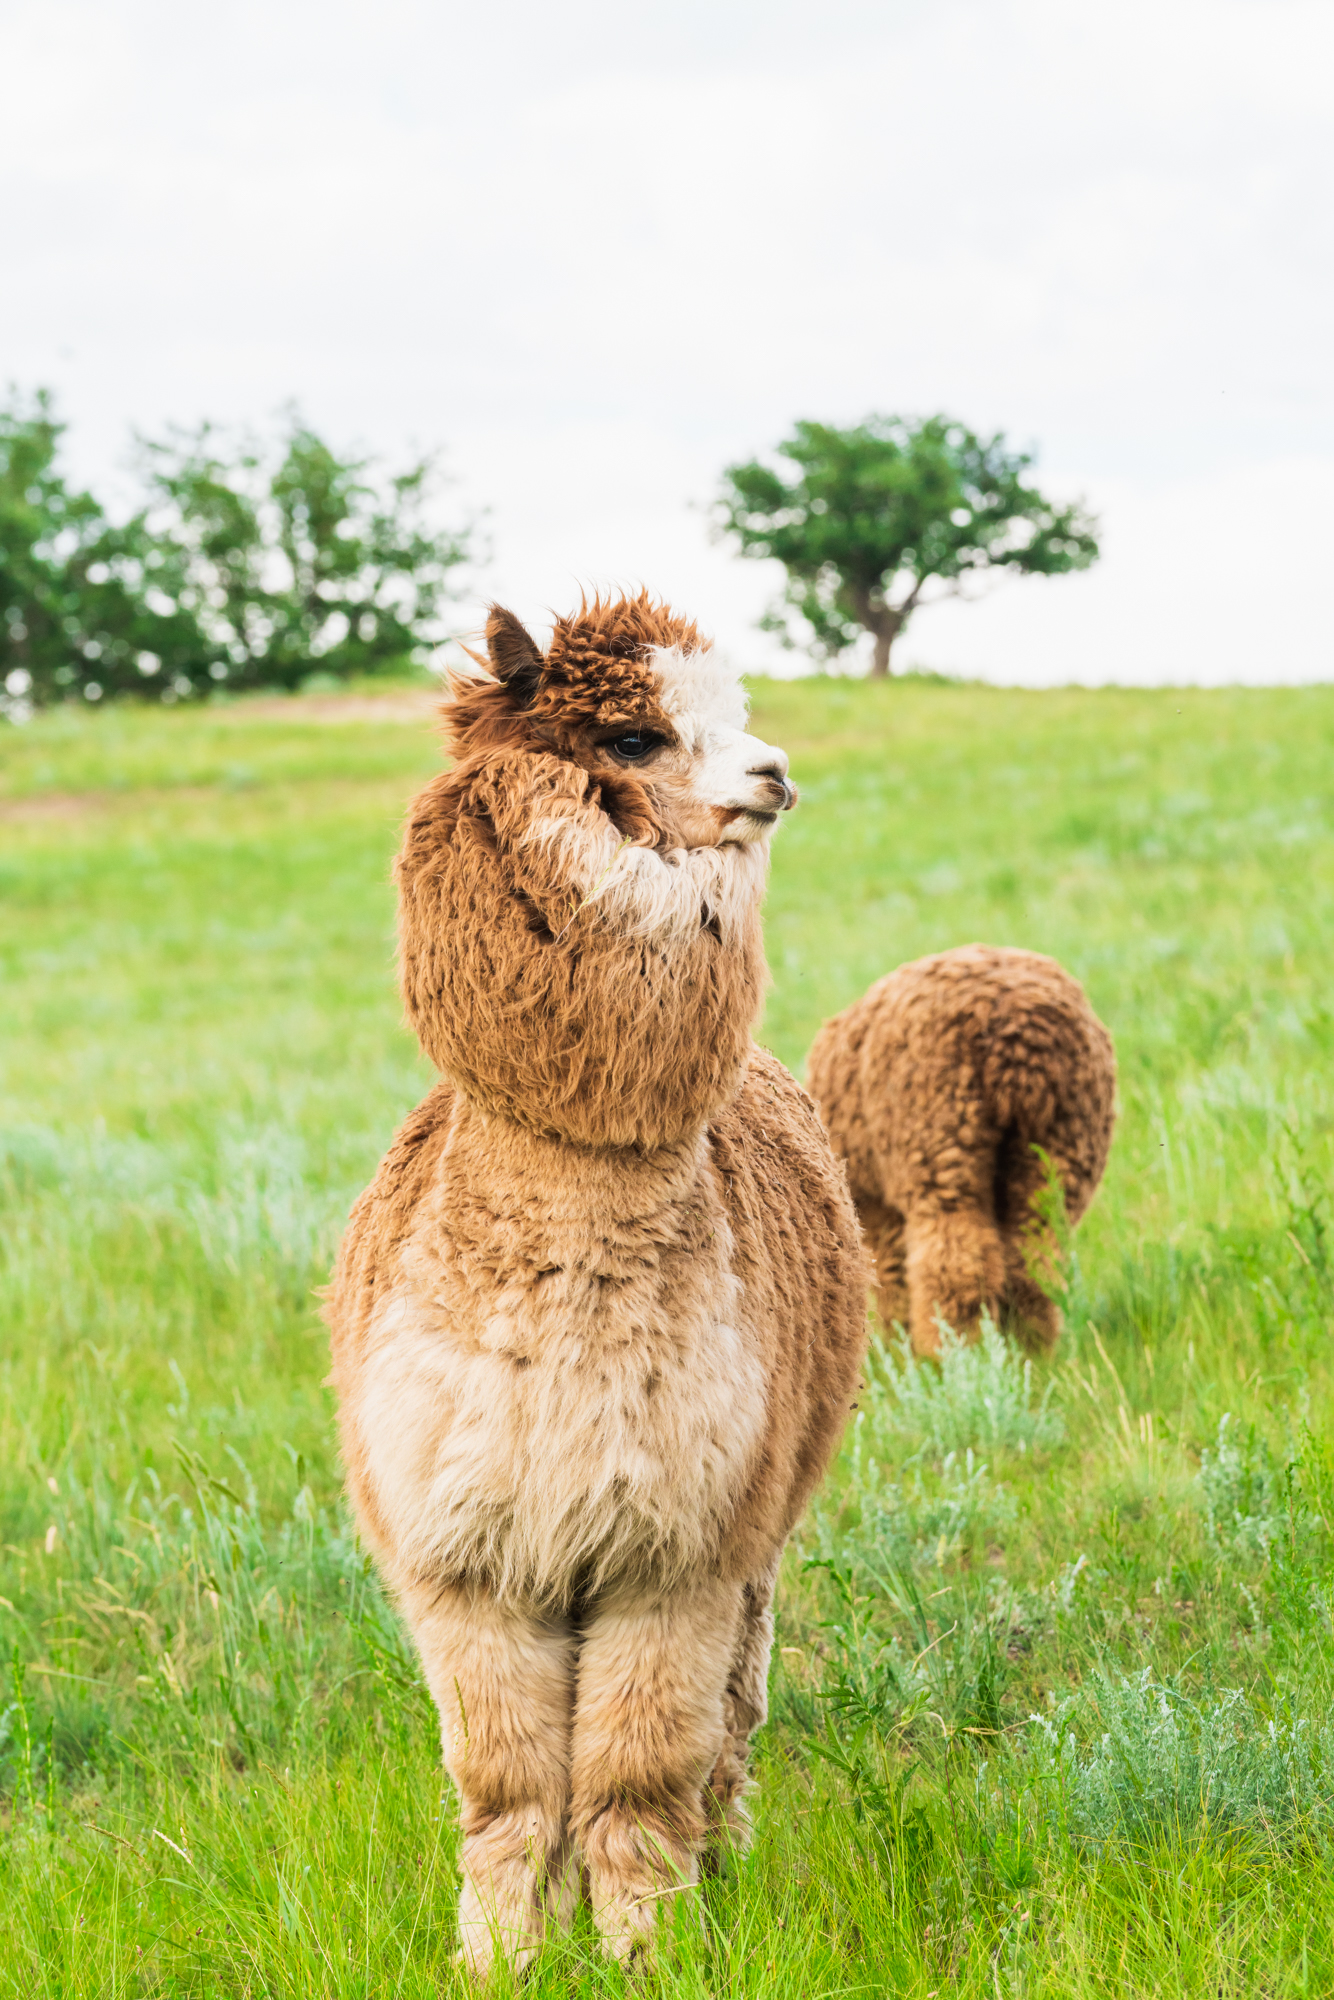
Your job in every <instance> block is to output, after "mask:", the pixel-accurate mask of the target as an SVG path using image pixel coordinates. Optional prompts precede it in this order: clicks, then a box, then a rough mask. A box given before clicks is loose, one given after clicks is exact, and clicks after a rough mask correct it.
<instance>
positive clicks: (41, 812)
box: [0, 792, 105, 823]
mask: <svg viewBox="0 0 1334 2000" xmlns="http://www.w3.org/2000/svg"><path fill="white" fill-rule="evenodd" d="M104 803H105V801H104V800H103V799H102V797H101V796H100V795H99V794H98V793H96V792H37V793H34V794H33V796H32V797H30V798H26V799H0V820H9V821H11V822H12V821H18V822H20V823H22V822H23V821H31V820H38V821H40V820H53V819H82V818H83V816H84V814H85V813H90V812H97V811H99V810H100V808H101V807H102V805H103V804H104Z"/></svg>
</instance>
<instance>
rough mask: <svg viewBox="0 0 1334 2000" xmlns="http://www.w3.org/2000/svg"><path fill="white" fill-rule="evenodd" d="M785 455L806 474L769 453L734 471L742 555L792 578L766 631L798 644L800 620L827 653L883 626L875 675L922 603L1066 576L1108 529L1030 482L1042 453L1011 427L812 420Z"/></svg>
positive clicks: (727, 507)
mask: <svg viewBox="0 0 1334 2000" xmlns="http://www.w3.org/2000/svg"><path fill="white" fill-rule="evenodd" d="M778 456H779V457H780V459H783V460H786V461H787V462H788V465H789V466H790V467H792V468H793V470H792V471H787V470H786V469H784V470H776V469H775V468H774V467H773V466H771V465H767V464H764V463H762V462H761V461H760V460H758V459H752V460H751V461H750V462H749V463H748V464H745V465H732V466H729V467H728V468H727V470H726V472H725V474H724V486H723V491H722V493H721V495H720V498H719V501H718V508H717V517H716V518H717V522H718V527H719V530H720V532H721V533H722V534H724V535H732V536H735V538H736V541H737V543H738V545H739V548H740V553H741V554H742V555H744V556H754V557H757V558H773V559H774V560H776V561H778V562H781V563H782V564H783V566H784V567H785V569H786V570H787V577H788V580H787V588H786V590H785V592H784V596H783V599H782V602H781V603H780V604H779V605H777V606H775V607H774V608H773V609H772V610H771V611H770V612H769V613H768V615H767V616H766V617H765V619H764V620H763V621H762V622H763V625H764V628H765V629H766V630H768V631H776V632H779V633H780V634H781V635H782V637H783V640H784V643H785V644H787V645H794V644H797V643H798V639H797V637H796V636H795V635H794V631H793V618H794V614H795V617H796V619H797V620H798V621H800V622H799V624H798V631H800V630H801V628H802V626H804V628H805V629H804V636H805V638H806V643H808V644H809V645H810V646H811V648H812V650H813V651H814V652H815V653H816V654H817V655H820V656H823V657H825V658H834V657H836V656H837V655H838V654H839V653H841V652H843V650H844V649H845V648H846V647H848V646H850V645H852V644H853V643H854V641H855V640H857V639H858V638H859V637H860V635H861V633H862V632H863V631H865V632H869V633H871V635H872V637H873V640H874V649H873V652H872V659H871V672H872V674H876V675H882V674H887V673H888V672H889V660H890V650H891V648H892V646H893V644H894V641H895V639H896V638H897V637H898V636H899V634H900V632H902V630H903V628H904V626H905V625H906V624H907V622H908V620H909V619H910V618H911V616H912V614H913V612H914V611H915V610H916V609H917V608H918V606H919V604H921V603H923V602H935V601H937V600H938V599H939V598H941V597H948V596H958V595H962V594H964V593H965V590H966V586H967V584H968V582H969V580H970V579H972V578H975V577H981V576H984V575H985V574H986V573H987V572H990V571H998V570H1005V569H1009V570H1019V571H1021V572H1025V573H1027V574H1029V575H1043V576H1054V575H1056V574H1058V573H1059V572H1061V571H1064V570H1072V569H1086V568H1087V567H1088V565H1089V564H1090V563H1092V562H1094V561H1096V560H1097V556H1098V543H1097V536H1096V530H1097V522H1096V521H1094V520H1093V519H1092V518H1091V517H1090V516H1088V515H1087V514H1085V513H1084V512H1083V510H1082V509H1081V508H1079V507H1077V506H1070V507H1058V506H1056V505H1055V504H1054V503H1053V502H1052V501H1050V500H1046V499H1044V498H1043V496H1042V494H1041V493H1039V492H1038V491H1037V489H1036V488H1035V487H1033V486H1030V485H1028V484H1027V483H1026V481H1025V478H1024V474H1025V473H1026V472H1027V470H1028V468H1029V466H1030V465H1031V464H1032V462H1033V461H1032V457H1031V455H1030V454H1029V453H1027V452H1011V451H1008V450H1007V449H1006V446H1005V439H1004V436H1003V435H1001V434H999V433H998V434H997V435H996V436H995V437H993V438H989V439H983V438H979V437H977V436H975V435H974V433H973V432H972V431H970V430H968V429H966V428H965V426H964V425H963V424H959V423H955V422H954V421H953V420H952V419H950V418H948V417H943V416H936V417H927V418H925V419H921V420H912V419H909V418H906V417H874V416H873V417H868V418H867V419H866V421H865V422H864V423H861V424H858V425H856V426H855V428H853V429H851V430H836V429H835V428H834V427H833V426H832V425H829V424H814V423H804V422H803V423H798V424H797V425H796V426H795V428H794V430H793V433H792V435H791V437H789V438H787V439H785V441H784V442H783V443H782V444H781V445H780V446H779V447H778ZM928 586H937V588H935V589H933V591H932V595H931V596H930V597H929V598H925V599H924V597H923V592H924V591H926V590H927V588H928Z"/></svg>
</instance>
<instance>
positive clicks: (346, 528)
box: [141, 417, 471, 687]
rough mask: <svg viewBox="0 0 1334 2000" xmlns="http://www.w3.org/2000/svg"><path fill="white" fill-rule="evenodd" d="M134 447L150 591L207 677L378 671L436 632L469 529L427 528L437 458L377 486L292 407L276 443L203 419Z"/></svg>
mask: <svg viewBox="0 0 1334 2000" xmlns="http://www.w3.org/2000/svg"><path fill="white" fill-rule="evenodd" d="M141 452H142V462H143V464H144V467H145V469H146V472H147V475H148V479H149V483H150V488H151V492H152V496H153V501H154V507H153V511H152V514H151V516H150V519H151V520H152V522H153V523H154V526H155V529H156V533H157V536H158V545H159V547H160V549H161V551H162V553H163V563H164V568H163V574H162V575H161V576H160V578H159V580H158V582H159V588H161V589H162V590H163V591H164V592H166V594H167V595H168V596H171V597H173V598H174V601H175V602H177V603H178V604H182V605H186V606H188V607H189V608H190V610H191V611H192V613H193V615H194V616H195V617H196V618H197V620H198V622H199V625H200V627H201V630H202V631H203V633H204V634H205V637H206V640H207V642H208V649H209V662H208V667H207V671H208V673H209V674H210V676H211V677H212V679H214V680H215V681H217V680H226V681H227V682H229V683H230V684H231V685H233V686H243V687H244V686H260V685H262V686H266V687H292V686H295V685H296V684H297V682H299V681H300V680H301V679H303V678H304V676H305V675H307V674H308V673H309V672H310V671H311V669H312V667H318V668H319V669H321V670H322V671H324V672H326V673H329V674H333V675H335V676H337V677H339V678H340V679H341V678H344V677H345V676H347V675H349V674H354V673H375V672H377V671H380V670H383V669H384V668H385V667H387V666H393V665H396V664H398V663H401V662H402V661H403V660H405V659H407V658H421V657H422V656H423V655H424V653H425V651H426V650H427V649H429V648H430V647H431V646H433V645H436V644H438V643H439V641H440V640H441V639H442V638H443V637H444V636H445V633H444V627H443V625H442V623H441V616H440V614H441V610H442V607H443V605H444V603H445V601H446V599H447V598H448V596H449V595H450V594H451V592H450V581H451V579H450V572H451V570H453V569H454V568H455V567H457V566H458V565H459V564H460V563H463V562H465V561H467V560H468V558H469V556H470V554H471V547H470V534H471V530H470V529H469V528H468V527H464V528H463V529H461V530H459V531H456V532H442V531H441V530H439V529H435V528H432V527H431V526H430V525H429V523H428V521H427V519H426V503H427V501H428V499H429V496H430V493H431V489H432V486H433V483H434V480H435V472H436V468H435V462H434V460H433V459H431V458H429V457H428V458H423V459H421V460H419V461H418V462H417V463H416V464H414V465H411V466H409V467H408V468H407V469H406V471H403V472H400V473H396V474H394V475H393V476H392V477H390V478H389V479H388V480H385V481H382V482H379V483H377V482H375V481H374V480H373V479H372V478H370V477H369V476H368V474H369V461H368V460H365V459H342V458H339V457H338V456H337V455H336V454H335V453H334V452H333V451H332V450H331V449H330V448H329V446H328V445H327V444H325V443H324V442H323V440H322V439H321V438H319V437H318V436H317V435H316V434H315V432H314V431H312V430H311V429H310V428H309V427H308V426H307V425H305V424H303V423H301V422H300V420H299V419H297V418H296V417H293V418H291V420H290V422H289V427H288V430H287V434H286V436H285V437H284V438H282V439H281V440H280V441H279V445H278V448H277V450H276V451H269V452H266V451H265V450H264V448H263V447H262V446H259V445H256V444H255V443H253V442H240V443H236V442H233V443H232V444H231V445H230V446H228V444H227V441H226V440H225V439H220V437H219V435H218V433H217V432H215V431H214V430H213V429H212V428H211V427H210V426H207V425H205V426H204V427H203V428H201V429H200V430H198V431H197V432H194V433H188V432H177V433H175V434H174V435H173V436H172V437H171V438H169V439H168V440H166V441H164V442H160V443H146V444H144V445H143V446H142V447H141Z"/></svg>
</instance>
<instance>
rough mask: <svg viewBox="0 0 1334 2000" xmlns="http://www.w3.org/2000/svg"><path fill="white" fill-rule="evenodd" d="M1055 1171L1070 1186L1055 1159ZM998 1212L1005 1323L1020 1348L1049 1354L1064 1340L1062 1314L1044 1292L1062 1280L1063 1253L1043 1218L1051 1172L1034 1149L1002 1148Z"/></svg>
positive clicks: (1060, 1179) (1053, 1164)
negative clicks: (1051, 1284)
mask: <svg viewBox="0 0 1334 2000" xmlns="http://www.w3.org/2000/svg"><path fill="white" fill-rule="evenodd" d="M1052 1167H1053V1169H1054V1171H1055V1173H1056V1176H1057V1179H1058V1180H1059V1181H1060V1182H1061V1184H1062V1186H1065V1185H1066V1184H1067V1182H1066V1177H1065V1175H1064V1174H1063V1173H1062V1171H1061V1165H1060V1162H1059V1161H1058V1160H1056V1159H1055V1158H1053V1159H1052ZM997 1182H998V1186H997V1190H996V1210H997V1214H998V1215H999V1217H1000V1220H1001V1233H1002V1236H1003V1237H1004V1242H1005V1297H1004V1302H1003V1311H1002V1320H1003V1323H1004V1325H1005V1328H1006V1331H1007V1332H1009V1333H1012V1334H1013V1335H1014V1337H1015V1339H1016V1340H1017V1341H1018V1342H1019V1344H1020V1346H1021V1347H1027V1348H1030V1349H1031V1350H1032V1351H1033V1352H1035V1353H1038V1354H1046V1353H1050V1351H1051V1349H1052V1348H1053V1347H1055V1345H1056V1343H1057V1341H1058V1340H1059V1339H1060V1337H1061V1314H1060V1309H1059V1307H1058V1306H1057V1304H1056V1302H1055V1300H1054V1299H1052V1298H1050V1297H1049V1296H1048V1294H1047V1292H1046V1291H1045V1290H1044V1289H1043V1283H1042V1280H1044V1279H1045V1280H1046V1282H1047V1283H1048V1284H1050V1283H1052V1281H1053V1280H1059V1278H1060V1276H1061V1251H1060V1244H1059V1242H1058V1241H1057V1238H1056V1235H1055V1232H1054V1231H1053V1230H1052V1228H1051V1226H1050V1224H1049V1223H1048V1222H1047V1221H1045V1219H1044V1217H1043V1214H1042V1206H1041V1198H1042V1196H1043V1193H1044V1191H1045V1189H1046V1186H1047V1170H1046V1168H1045V1167H1044V1166H1043V1164H1042V1161H1041V1160H1040V1159H1039V1158H1038V1155H1037V1154H1036V1152H1035V1151H1034V1150H1033V1148H1032V1146H1031V1145H1030V1146H1021V1145H1018V1144H1016V1145H1014V1146H1013V1147H1005V1148H1003V1149H1002V1154H1001V1161H1000V1163H999V1165H998V1168H997Z"/></svg>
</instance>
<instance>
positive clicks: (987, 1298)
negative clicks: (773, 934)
mask: <svg viewBox="0 0 1334 2000" xmlns="http://www.w3.org/2000/svg"><path fill="white" fill-rule="evenodd" d="M807 1077H808V1082H809V1088H810V1092H811V1095H812V1097H813V1098H814V1099H815V1101H816V1103H817V1104H818V1105H819V1107H820V1113H821V1116H822V1117H823V1119H824V1121H825V1124H826V1126H827V1127H828V1130H829V1136H830V1139H831V1141H832V1143H833V1147H834V1151H835V1152H836V1153H838V1154H839V1155H840V1157H841V1158H842V1159H844V1160H846V1162H847V1166H848V1179H849V1182H850V1184H851V1187H852V1195H853V1199H854V1201H855V1202H856V1204H857V1211H858V1214H859V1215H860V1216H861V1220H862V1227H863V1229H864V1230H865V1233H866V1238H867V1243H868V1245H869V1247H870V1250H871V1253H872V1256H873V1258H874V1260H875V1283H876V1295H877V1300H878V1303H879V1308H880V1317H881V1319H882V1320H883V1321H884V1323H885V1325H886V1326H889V1325H890V1324H892V1322H894V1321H895V1320H897V1321H899V1322H900V1323H902V1324H906V1326H907V1328H908V1332H909V1334H910V1336H911V1338H912V1345H913V1351H914V1352H915V1353H917V1354H935V1353H938V1352H939V1349H940V1330H939V1326H938V1324H937V1320H938V1318H939V1319H943V1320H944V1321H945V1322H946V1324H947V1325H948V1326H951V1327H953V1328H954V1329H955V1330H956V1331H957V1332H959V1333H969V1334H972V1335H973V1336H976V1333H977V1329H978V1322H979V1320H980V1319H981V1316H982V1314H983V1312H984V1311H985V1312H990V1313H992V1314H994V1315H995V1317H996V1318H997V1319H998V1320H1000V1321H1002V1322H1008V1323H1009V1325H1010V1326H1011V1327H1012V1329H1013V1331H1014V1332H1015V1333H1016V1334H1018V1335H1019V1337H1020V1338H1021V1339H1022V1340H1024V1341H1025V1342H1026V1343H1027V1344H1028V1345H1030V1346H1034V1347H1037V1348H1039V1349H1043V1348H1050V1347H1052V1346H1054V1345H1055V1343H1056V1341H1057V1339H1058V1338H1059V1336H1060V1331H1061V1320H1060V1314H1059V1312H1058V1311H1057V1309H1056V1307H1055V1305H1054V1304H1053V1303H1052V1301H1051V1300H1050V1299H1049V1298H1048V1297H1047V1295H1046V1294H1045V1292H1044V1291H1043V1290H1042V1288H1041V1286H1040V1285H1038V1284H1037V1283H1036V1282H1035V1280H1034V1277H1033V1275H1032V1270H1031V1269H1030V1264H1031V1261H1032V1259H1033V1257H1034V1255H1035V1253H1036V1255H1037V1256H1038V1258H1039V1259H1040V1260H1041V1261H1042V1262H1044V1263H1046V1264H1047V1265H1048V1266H1049V1267H1050V1265H1051V1263H1052V1261H1053V1259H1054V1258H1055V1257H1056V1256H1057V1255H1058V1254H1059V1253H1058V1250H1057V1246H1056V1244H1055V1243H1054V1242H1053V1240H1052V1237H1051V1234H1050V1231H1049V1230H1048V1229H1046V1228H1045V1227H1044V1226H1043V1223H1042V1221H1041V1218H1040V1217H1039V1215H1038V1213H1037V1212H1036V1211H1035V1209H1034V1206H1033V1199H1034V1196H1035V1195H1038V1194H1040V1193H1041V1191H1042V1188H1043V1185H1044V1178H1045V1175H1044V1168H1043V1165H1042V1161H1041V1159H1040V1158H1039V1155H1038V1153H1037V1152H1036V1151H1035V1150H1034V1148H1035V1147H1040V1148H1041V1149H1042V1151H1043V1152H1044V1153H1046V1155H1047V1157H1048V1159H1049V1160H1050V1161H1051V1164H1052V1166H1053V1168H1054V1169H1055V1172H1056V1175H1057V1177H1058V1179H1059V1181H1060V1183H1061V1188H1062V1191H1063V1193H1064V1196H1065V1212H1066V1216H1067V1218H1068V1219H1069V1221H1070V1222H1072V1223H1074V1222H1078V1220H1079V1218H1080V1217H1081V1216H1082V1215H1083V1213H1084V1211H1085V1209H1086V1208H1087V1207H1088V1205H1089V1203H1090V1202H1091V1201H1092V1199H1093V1197H1094V1194H1095V1193H1096V1192H1097V1187H1098V1183H1099V1181H1100V1180H1101V1179H1102V1173H1103V1168H1104V1167H1105V1166H1106V1164H1107V1152H1108V1148H1109V1147H1110V1145H1111V1142H1112V1118H1113V1099H1114V1097H1115V1092H1116V1058H1115V1056H1114V1054H1113V1051H1112V1041H1111V1037H1110V1035H1109V1034H1108V1033H1107V1030H1106V1029H1105V1028H1104V1027H1103V1025H1102V1022H1101V1021H1100V1020H1099V1019H1098V1017H1097V1015H1096V1014H1095V1013H1094V1012H1093V1009H1092V1008H1091V1007H1090V1006H1089V1003H1088V1001H1087V1000H1086V999H1085V997H1084V989H1083V987H1082V986H1080V984H1079V982H1078V981H1077V980H1075V979H1072V978H1071V977H1070V974H1069V973H1068V972H1065V971H1063V970H1062V968H1061V967H1060V966H1059V965H1058V964H1057V963H1056V961H1055V959H1054V958H1042V957H1039V955H1038V954H1037V953H1036V952H1032V951H1008V950H1003V949H999V948H997V947H993V946H991V945H984V944H971V945H964V946H962V947H961V948H960V949H959V950H957V951H942V952H940V953H939V954H938V955H937V956H936V957H934V958H919V959H916V960H915V961H914V962H913V963H912V964H911V965H901V966H900V967H899V968H898V970H897V972H891V973H890V974H889V976H888V978H885V979H881V980H878V981H877V982H876V984H875V985H874V986H872V987H871V988H870V990H869V991H868V992H866V993H864V994H863V995H862V997H861V999H860V1000H857V1001H854V1003H853V1005H852V1006H851V1007H849V1008H847V1009H846V1010H845V1011H844V1012H843V1013H842V1014H836V1015H835V1016H834V1018H833V1020H832V1021H826V1022H825V1024H824V1026H823V1027H822V1028H821V1030H820V1032H819V1034H818V1035H817V1036H816V1038H815V1041H814V1043H813V1045H812V1048H811V1053H810V1060H809V1062H808V1064H807Z"/></svg>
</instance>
